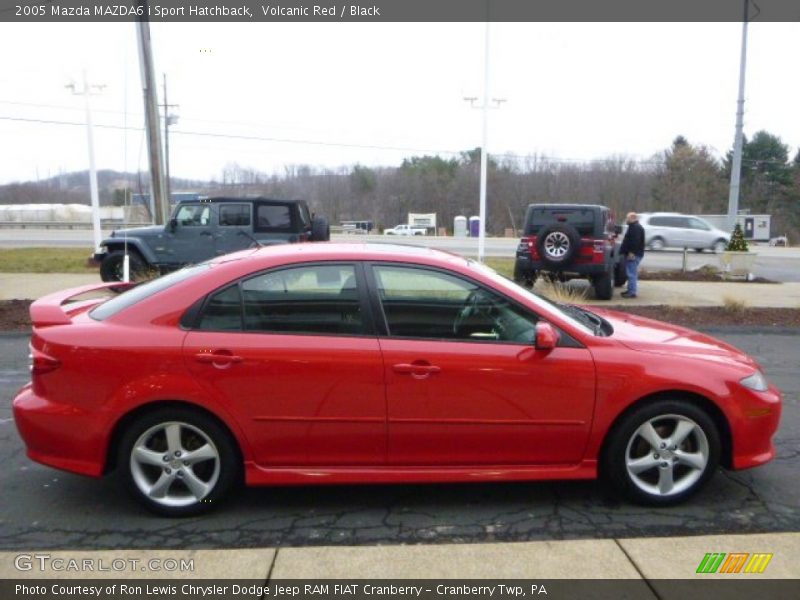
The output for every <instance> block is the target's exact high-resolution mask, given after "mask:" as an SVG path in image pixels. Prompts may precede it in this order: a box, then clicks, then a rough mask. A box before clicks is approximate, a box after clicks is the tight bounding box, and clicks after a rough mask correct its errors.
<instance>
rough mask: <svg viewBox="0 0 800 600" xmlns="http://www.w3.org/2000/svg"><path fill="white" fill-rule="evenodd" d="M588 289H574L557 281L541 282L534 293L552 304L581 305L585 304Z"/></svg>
mask: <svg viewBox="0 0 800 600" xmlns="http://www.w3.org/2000/svg"><path fill="white" fill-rule="evenodd" d="M587 290H588V288H585V287H584V288H576V287H573V286H571V285H569V284H565V283H561V282H559V281H555V282H552V283H551V282H549V281H541V282H539V283H538V284H537V285H536V292H537V293H539V294H542V295H543V296H545V297H546V298H548V299H550V300H552V301H553V302H558V303H560V304H581V303H583V302H586V291H587Z"/></svg>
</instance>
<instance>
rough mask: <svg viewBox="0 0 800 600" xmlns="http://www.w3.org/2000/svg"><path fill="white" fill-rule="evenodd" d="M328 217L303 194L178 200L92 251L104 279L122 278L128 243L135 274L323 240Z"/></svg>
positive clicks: (140, 275) (115, 233)
mask: <svg viewBox="0 0 800 600" xmlns="http://www.w3.org/2000/svg"><path fill="white" fill-rule="evenodd" d="M330 237H331V233H330V227H329V225H328V220H327V219H325V218H324V217H314V216H312V214H311V212H310V211H309V210H308V205H307V204H306V202H305V201H304V200H273V199H269V198H209V199H205V200H185V201H182V202H179V203H178V204H177V205H176V206H175V209H174V210H173V212H172V217H171V218H170V220H169V222H168V223H167V224H166V225H163V226H160V225H159V226H154V227H136V228H133V229H118V230H116V231H114V232H112V234H111V237H109V238H106V239H105V240H103V242H102V244H101V248H100V250H101V251H100V252H99V253H97V254H95V255H94V256H93V260H94V262H95V263H99V264H100V276H101V278H102V279H103V281H121V280H122V271H123V266H122V265H123V260H124V255H125V247H126V244H127V250H128V255H129V259H128V260H129V263H128V266H129V271H130V278H131V280H136V279H137V278H139V279H141V278H142V277H143V276H145V275H146V274H147V273H148V272H156V273H166V272H168V271H173V270H175V269H178V268H180V267H182V266H183V265H186V264H190V263H198V262H202V261H204V260H207V259H209V258H213V257H214V256H218V255H220V254H228V253H229V252H235V251H237V250H243V249H245V248H249V247H251V246H265V245H269V244H286V243H293V242H310V241H313V242H321V241H328V240H329V239H330Z"/></svg>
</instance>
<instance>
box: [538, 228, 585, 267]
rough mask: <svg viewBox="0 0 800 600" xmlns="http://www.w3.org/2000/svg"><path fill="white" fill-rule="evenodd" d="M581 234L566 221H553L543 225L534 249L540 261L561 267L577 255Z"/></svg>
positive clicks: (550, 265)
mask: <svg viewBox="0 0 800 600" xmlns="http://www.w3.org/2000/svg"><path fill="white" fill-rule="evenodd" d="M580 243H581V236H580V235H579V234H578V230H577V229H575V228H574V227H573V226H572V225H569V224H567V223H553V224H552V225H548V226H547V227H543V228H542V230H541V231H540V232H539V235H538V236H537V238H536V250H537V251H538V252H539V257H540V258H541V260H542V262H543V263H544V264H545V265H547V266H549V267H551V268H553V269H561V268H564V267H565V266H567V265H569V264H570V263H571V262H572V260H573V259H574V258H575V257H576V256H577V255H578V248H579V246H580Z"/></svg>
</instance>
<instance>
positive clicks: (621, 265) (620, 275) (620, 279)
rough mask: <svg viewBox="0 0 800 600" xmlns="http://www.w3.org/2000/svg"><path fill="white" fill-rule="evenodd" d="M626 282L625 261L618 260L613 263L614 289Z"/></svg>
mask: <svg viewBox="0 0 800 600" xmlns="http://www.w3.org/2000/svg"><path fill="white" fill-rule="evenodd" d="M627 281H628V270H627V269H626V268H625V260H624V259H622V258H621V259H619V260H618V261H617V262H615V263H614V287H622V286H623V285H625V283H627Z"/></svg>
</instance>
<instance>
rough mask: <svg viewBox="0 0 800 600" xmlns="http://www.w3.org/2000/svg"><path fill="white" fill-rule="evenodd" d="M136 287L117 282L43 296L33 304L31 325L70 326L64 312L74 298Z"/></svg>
mask: <svg viewBox="0 0 800 600" xmlns="http://www.w3.org/2000/svg"><path fill="white" fill-rule="evenodd" d="M134 285H136V283H134V282H130V283H122V282H119V281H115V282H112V283H102V284H96V283H91V284H89V285H83V286H81V287H76V288H70V289H68V290H62V291H60V292H55V293H53V294H48V295H47V296H42V297H41V298H39V299H38V300H36V301H35V302H34V303H33V304H31V308H30V316H31V324H32V325H33V326H34V327H49V326H51V325H69V324H70V323H71V322H72V320H71V319H70V318H69V316H68V315H67V313H66V312H65V311H64V304H66V303H67V302H69V301H70V300H71V299H72V298H75V297H77V296H82V295H83V294H88V293H89V292H96V291H100V290H111V291H114V292H121V291H124V290H127V289H129V288H131V287H133V286H134Z"/></svg>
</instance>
